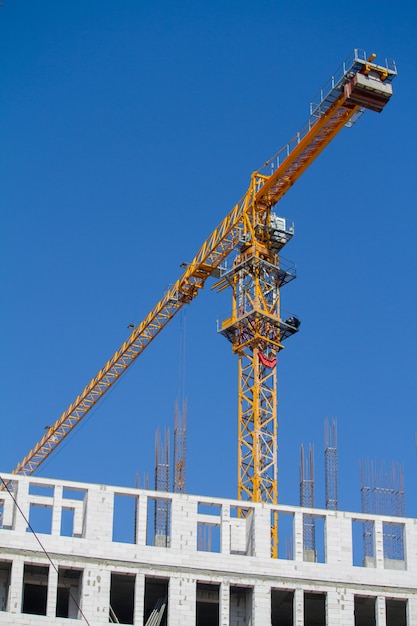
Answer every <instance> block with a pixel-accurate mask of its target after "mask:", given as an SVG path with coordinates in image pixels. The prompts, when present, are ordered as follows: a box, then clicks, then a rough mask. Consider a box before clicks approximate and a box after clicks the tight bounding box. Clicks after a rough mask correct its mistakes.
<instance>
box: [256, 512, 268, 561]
mask: <svg viewBox="0 0 417 626" xmlns="http://www.w3.org/2000/svg"><path fill="white" fill-rule="evenodd" d="M253 515H254V516H255V517H254V525H253V530H252V532H253V533H254V540H253V544H252V545H253V556H257V557H265V558H271V518H270V509H269V508H268V507H266V506H265V507H255V508H254V511H253Z"/></svg>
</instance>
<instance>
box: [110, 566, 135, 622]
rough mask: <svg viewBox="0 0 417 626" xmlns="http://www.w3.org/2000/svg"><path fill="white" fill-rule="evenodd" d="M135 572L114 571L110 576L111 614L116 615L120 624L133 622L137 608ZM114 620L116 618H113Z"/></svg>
mask: <svg viewBox="0 0 417 626" xmlns="http://www.w3.org/2000/svg"><path fill="white" fill-rule="evenodd" d="M135 580H136V577H135V575H134V574H116V573H114V572H113V573H112V575H111V578H110V607H111V609H110V615H109V621H112V619H111V618H112V616H115V617H116V619H117V620H118V622H119V624H133V615H134V610H135ZM113 621H114V619H113Z"/></svg>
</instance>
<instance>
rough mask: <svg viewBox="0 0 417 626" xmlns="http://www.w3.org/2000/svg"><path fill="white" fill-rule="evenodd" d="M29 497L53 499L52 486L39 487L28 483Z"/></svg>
mask: <svg viewBox="0 0 417 626" xmlns="http://www.w3.org/2000/svg"><path fill="white" fill-rule="evenodd" d="M29 495H30V496H47V497H49V498H53V497H54V486H53V485H41V484H39V483H29Z"/></svg>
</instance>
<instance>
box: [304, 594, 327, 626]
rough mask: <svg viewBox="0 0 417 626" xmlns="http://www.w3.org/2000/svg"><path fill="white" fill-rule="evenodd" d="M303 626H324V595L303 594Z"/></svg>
mask: <svg viewBox="0 0 417 626" xmlns="http://www.w3.org/2000/svg"><path fill="white" fill-rule="evenodd" d="M304 626H326V594H325V593H307V592H305V593H304Z"/></svg>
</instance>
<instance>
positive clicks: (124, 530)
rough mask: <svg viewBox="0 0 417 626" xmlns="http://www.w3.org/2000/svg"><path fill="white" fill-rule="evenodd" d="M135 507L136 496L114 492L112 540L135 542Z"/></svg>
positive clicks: (136, 505) (136, 502)
mask: <svg viewBox="0 0 417 626" xmlns="http://www.w3.org/2000/svg"><path fill="white" fill-rule="evenodd" d="M137 507H138V498H137V496H131V495H127V494H119V493H115V494H114V500H113V541H119V542H121V543H136V517H137Z"/></svg>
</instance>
